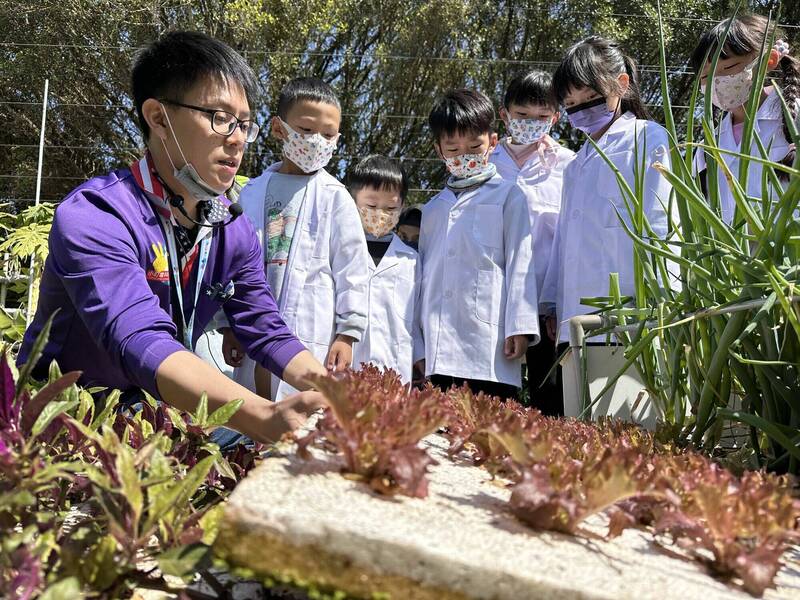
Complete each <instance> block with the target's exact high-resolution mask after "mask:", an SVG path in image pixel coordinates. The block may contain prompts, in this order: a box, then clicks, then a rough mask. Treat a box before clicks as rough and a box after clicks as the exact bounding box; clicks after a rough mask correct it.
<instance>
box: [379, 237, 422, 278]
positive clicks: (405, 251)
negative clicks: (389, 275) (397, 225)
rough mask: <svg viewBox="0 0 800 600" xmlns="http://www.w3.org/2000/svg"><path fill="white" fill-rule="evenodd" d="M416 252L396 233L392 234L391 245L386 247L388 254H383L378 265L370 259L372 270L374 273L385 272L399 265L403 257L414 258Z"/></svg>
mask: <svg viewBox="0 0 800 600" xmlns="http://www.w3.org/2000/svg"><path fill="white" fill-rule="evenodd" d="M415 254H416V253H415V251H414V249H413V248H412V247H411V246H409V245H408V244H406V243H405V242H404V241H403V240H401V239H400V237H399V236H398V235H397V234H396V233H395V234H393V235H392V241H391V242H389V247H388V248H387V249H386V254H384V255H383V258H381V261H380V262H379V263H378V264H377V265H376V264H375V262H374V261H369V268H370V271H371V272H372V274H373V275H377V274H378V273H383V272H384V271H388V270H389V269H392V268H394V267H396V266H397V265H399V264H400V260H401V259H402V258H403V257H409V258H413V257H414V255H415Z"/></svg>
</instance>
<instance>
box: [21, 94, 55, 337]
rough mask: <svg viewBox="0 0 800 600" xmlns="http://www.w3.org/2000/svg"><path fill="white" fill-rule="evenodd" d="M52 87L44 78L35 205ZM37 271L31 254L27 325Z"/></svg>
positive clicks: (34, 257)
mask: <svg viewBox="0 0 800 600" xmlns="http://www.w3.org/2000/svg"><path fill="white" fill-rule="evenodd" d="M49 88H50V80H49V79H45V80H44V99H43V100H42V127H41V130H40V131H39V166H38V168H37V169H36V196H35V197H34V206H39V198H41V195H42V167H43V166H44V126H45V123H46V121H47V94H48V91H49ZM35 272H36V256H35V255H34V256H31V266H30V272H29V273H28V304H27V306H26V307H25V325H30V322H31V305H32V304H33V279H34V277H33V275H34V273H35Z"/></svg>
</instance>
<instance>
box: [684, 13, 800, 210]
mask: <svg viewBox="0 0 800 600" xmlns="http://www.w3.org/2000/svg"><path fill="white" fill-rule="evenodd" d="M728 23H729V19H726V20H724V21H722V22H721V23H718V24H717V25H715V26H714V27H713V28H712V29H711V30H710V31H707V32H705V33H704V34H703V35H702V36H701V37H700V41H699V43H698V45H697V48H695V50H694V53H693V54H692V58H691V61H690V62H691V65H692V68H693V69H694V70H695V72H696V73H697V74H698V76H699V77H700V85H701V86H702V88H703V89H704V90H705V89H706V88H707V86H708V82H709V75H710V73H709V71H710V69H711V60H713V58H714V53H715V52H716V50H717V48H718V47H719V45H720V44H722V52H721V53H720V57H719V62H718V63H717V70H716V73H715V75H714V77H713V79H714V85H713V94H712V98H711V101H712V103H713V104H714V106H716V107H717V108H719V109H721V110H723V111H725V113H726V114H725V116H724V118H723V119H722V122H721V123H720V125H719V138H718V139H719V146H720V148H721V149H722V150H728V151H730V152H739V153H743V154H750V155H752V156H755V157H757V158H762V154H761V152H760V151H759V149H758V142H757V141H756V135H758V138H759V139H760V140H761V143H762V144H763V145H764V148H766V149H767V153H768V154H769V159H770V160H772V161H774V162H782V163H784V164H786V165H788V166H791V165H792V163H793V161H794V156H795V148H794V145H793V144H791V142H790V141H789V140H790V139H791V136H790V135H789V130H788V127H787V125H786V123H785V120H784V112H783V104H782V103H781V100H780V98H779V97H778V94H776V93H775V90H774V88H773V86H772V84H771V82H770V79H771V78H773V77H775V81H776V82H777V83H778V85H779V86H780V88H781V92H782V93H783V97H784V99H785V100H786V104H787V106H788V108H789V112H790V113H791V115H792V117H793V119H795V120H796V119H797V114H798V109H799V108H800V61H798V59H796V58H795V57H793V56H792V55H791V53H790V52H791V51H790V48H789V45H788V44H787V43H786V41H785V39H786V38H785V34H784V33H783V32H782V31H781V30H780V29H777V30H774V29H775V24H774V23H772V24H770V23H769V20H768V19H767V18H765V17H762V16H761V15H740V16H737V17H736V18H734V20H733V23H732V24H731V27H730V31H729V32H728V37H727V38H725V30H726V29H727V27H728ZM773 30H774V31H773ZM773 33H774V35H775V40H776V42H775V45H774V47H772V48H767V49H766V51H765V53H764V58H765V59H766V60H767V80H766V81H765V86H764V89H763V90H762V92H761V98H760V101H759V107H758V111H757V112H756V122H755V125H754V129H753V139H752V142H751V146H750V149H749V150H747V149H746V148H745V149H743V148H742V147H741V142H742V130H743V128H744V120H745V112H746V106H745V105H746V104H747V103H748V101H749V99H750V91H751V90H752V88H753V83H754V79H755V78H756V75H757V71H758V66H759V60H760V59H761V58H762V56H761V46H762V43H763V41H764V39H765V38H766V39H767V40H769V39H771V36H772V34H773ZM707 54H708V57H709V58H708V59H706V55H707ZM774 71H779V74H778V73H774ZM723 156H724V159H725V161H726V163H727V164H728V167H729V168H730V170H731V172H732V173H733V176H734V177H738V174H739V159H738V157H736V156H731V155H723ZM695 169H696V171H697V172H698V173H699V174H700V176H701V181H703V183H704V185H706V186H707V185H708V177H707V174H706V159H705V153H704V152H703V151H702V150H698V151H697V152H696V153H695ZM762 171H763V169H762V168H761V164H760V163H758V162H755V161H751V162H750V163H749V165H748V177H747V194H748V196H751V197H756V198H758V199H761V197H762V195H763V194H762V190H763V186H764V181H763V177H762ZM718 179H719V193H720V209H721V212H722V218H723V219H724V220H725V222H727V223H733V222H734V212H735V208H736V204H735V201H734V199H733V194H732V193H731V191H730V187H729V186H728V182H727V179H726V178H725V176H724V174H723V172H722V171H721V170H720V171H719V178H718ZM770 189H772V188H771V187H770ZM772 191H773V193H776V192H777V190H772ZM738 221H739V222H740V223H741V222H743V218H740V219H738ZM734 225H738V223H734Z"/></svg>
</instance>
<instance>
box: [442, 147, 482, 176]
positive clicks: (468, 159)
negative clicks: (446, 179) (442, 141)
mask: <svg viewBox="0 0 800 600" xmlns="http://www.w3.org/2000/svg"><path fill="white" fill-rule="evenodd" d="M444 164H445V166H446V167H447V170H448V171H450V173H451V174H452V175H453V177H455V178H456V179H465V178H467V177H472V176H474V175H480V174H481V173H483V172H484V171H486V169H487V168H489V152H488V151H487V152H486V153H485V154H459V155H458V156H451V157H450V158H445V159H444Z"/></svg>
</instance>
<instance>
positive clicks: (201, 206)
mask: <svg viewBox="0 0 800 600" xmlns="http://www.w3.org/2000/svg"><path fill="white" fill-rule="evenodd" d="M214 202H216V203H217V206H211V203H210V202H208V201H203V202H200V203H198V214H200V215H202V216H205V215H206V214H207V213H209V212H211V213H216V215H219V212H220V211H222V210H225V209H224V205H223V204H222V203H221V202H220V201H219V200H216V201H214ZM169 203H170V205H171V206H174V207H175V208H177V209H178V211H180V213H181V214H182V215H183V216H184V217H186V218H187V219H188V220H189V221H191V222H192V223H194V224H195V225H200V226H202V227H214V228H218V227H225V226H226V225H230V224H231V223H233V222H234V221H235V220H236V219H237V218H239V217H240V216H241V214H242V213H243V212H244V210H243V209H242V206H241V205H240V204H238V203H236V202H234V203H232V204H230V205H229V206H228V213H229V214H230V216H231V218H230V219H228V220H227V221H224V220H222V219H220V220H219V221H217V222H215V223H208V222H200V221H196V220H195V219H193V218H192V217H190V216H189V213H188V212H186V208H185V207H184V206H183V196H179V195H176V194H170V198H169ZM216 215H215V216H216ZM220 216H221V215H220Z"/></svg>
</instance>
